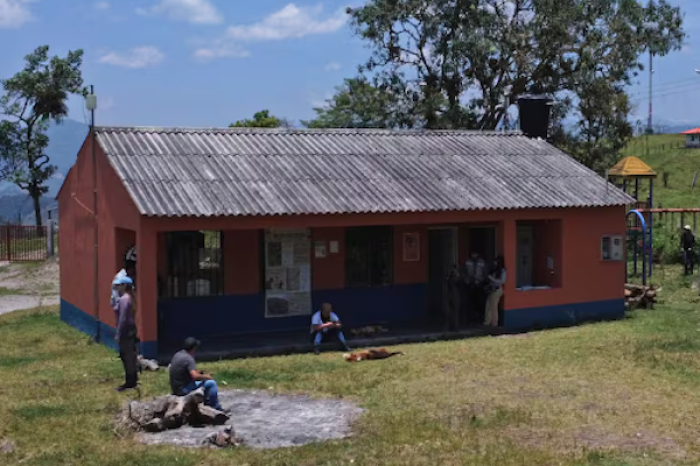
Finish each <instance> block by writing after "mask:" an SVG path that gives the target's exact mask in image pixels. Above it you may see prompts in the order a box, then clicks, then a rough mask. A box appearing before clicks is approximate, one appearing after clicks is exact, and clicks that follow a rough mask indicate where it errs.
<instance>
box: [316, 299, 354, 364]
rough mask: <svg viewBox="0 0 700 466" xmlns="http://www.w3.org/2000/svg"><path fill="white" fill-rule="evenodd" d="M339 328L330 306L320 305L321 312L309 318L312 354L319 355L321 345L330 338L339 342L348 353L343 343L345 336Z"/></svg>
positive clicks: (344, 342) (327, 304) (346, 346)
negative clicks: (312, 345)
mask: <svg viewBox="0 0 700 466" xmlns="http://www.w3.org/2000/svg"><path fill="white" fill-rule="evenodd" d="M341 327H342V324H341V323H340V319H339V318H338V316H337V315H336V314H335V312H333V308H332V307H331V305H330V304H329V303H323V304H322V305H321V310H320V311H318V312H316V313H315V314H314V315H313V317H311V334H312V335H313V337H314V352H315V353H316V354H320V353H321V343H323V341H327V340H329V339H331V338H337V339H338V340H340V342H341V343H342V344H343V348H344V349H345V351H350V348H349V347H348V344H347V343H346V341H345V335H343V332H342V330H340V328H341Z"/></svg>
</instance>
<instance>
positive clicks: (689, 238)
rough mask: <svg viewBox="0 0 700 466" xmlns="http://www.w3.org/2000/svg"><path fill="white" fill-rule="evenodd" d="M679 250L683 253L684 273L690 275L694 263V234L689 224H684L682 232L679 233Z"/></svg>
mask: <svg viewBox="0 0 700 466" xmlns="http://www.w3.org/2000/svg"><path fill="white" fill-rule="evenodd" d="M681 251H682V253H683V264H684V265H685V275H692V274H693V267H694V265H695V235H694V234H693V230H692V229H691V228H690V225H686V226H685V227H684V228H683V234H682V235H681Z"/></svg>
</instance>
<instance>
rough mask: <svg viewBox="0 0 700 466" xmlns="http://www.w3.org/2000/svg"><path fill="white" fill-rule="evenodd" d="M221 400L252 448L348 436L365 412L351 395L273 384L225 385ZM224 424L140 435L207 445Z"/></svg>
mask: <svg viewBox="0 0 700 466" xmlns="http://www.w3.org/2000/svg"><path fill="white" fill-rule="evenodd" d="M219 401H220V402H221V404H222V406H223V407H224V408H231V410H232V413H231V420H230V421H229V423H230V424H232V425H233V427H234V429H235V432H236V436H237V437H240V438H242V439H243V441H244V445H246V446H248V447H250V448H281V447H293V446H300V445H306V444H309V443H315V442H323V441H326V440H334V439H342V438H345V437H348V436H350V435H351V433H352V424H353V423H354V422H355V420H356V419H357V418H358V417H359V416H360V414H361V413H362V412H363V410H362V408H359V407H358V406H356V405H355V404H353V403H351V402H349V401H346V400H339V399H313V398H310V397H308V396H306V395H281V394H275V393H272V392H270V391H267V390H222V391H219ZM223 429H224V426H206V427H196V428H195V427H191V426H184V427H180V428H179V429H173V430H167V431H165V432H159V433H154V434H151V433H143V434H140V435H139V440H140V441H141V442H143V443H145V444H149V445H176V446H181V447H190V448H192V447H201V446H203V445H202V441H203V440H204V439H205V438H206V437H207V436H208V435H209V434H211V433H214V432H219V431H222V430H223Z"/></svg>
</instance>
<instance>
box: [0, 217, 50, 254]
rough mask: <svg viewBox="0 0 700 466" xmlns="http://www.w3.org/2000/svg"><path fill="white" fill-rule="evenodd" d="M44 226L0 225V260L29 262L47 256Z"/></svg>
mask: <svg viewBox="0 0 700 466" xmlns="http://www.w3.org/2000/svg"><path fill="white" fill-rule="evenodd" d="M46 231H47V230H46V227H44V226H42V227H37V226H30V225H0V261H9V262H31V261H43V260H46V259H47V258H48V247H47V244H48V240H47V237H46V236H47V233H46Z"/></svg>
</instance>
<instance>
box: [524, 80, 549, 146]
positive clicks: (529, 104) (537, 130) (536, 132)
mask: <svg viewBox="0 0 700 466" xmlns="http://www.w3.org/2000/svg"><path fill="white" fill-rule="evenodd" d="M533 90H534V89H533ZM551 109H552V99H551V98H550V97H548V96H547V95H545V94H540V93H534V92H532V93H530V94H526V95H524V96H522V97H520V98H519V99H518V111H519V113H520V130H521V131H522V132H523V134H525V135H526V136H527V137H531V138H542V139H547V132H548V130H549V116H550V112H551Z"/></svg>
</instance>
